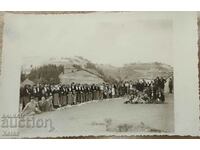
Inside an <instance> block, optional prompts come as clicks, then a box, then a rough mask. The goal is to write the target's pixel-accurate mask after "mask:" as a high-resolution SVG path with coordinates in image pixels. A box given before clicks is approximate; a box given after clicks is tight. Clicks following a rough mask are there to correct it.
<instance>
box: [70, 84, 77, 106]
mask: <svg viewBox="0 0 200 150" xmlns="http://www.w3.org/2000/svg"><path fill="white" fill-rule="evenodd" d="M71 88H72V104H73V105H75V104H76V103H77V101H76V95H77V93H76V86H75V85H74V84H73V83H72V85H71Z"/></svg>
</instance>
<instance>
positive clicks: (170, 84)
mask: <svg viewBox="0 0 200 150" xmlns="http://www.w3.org/2000/svg"><path fill="white" fill-rule="evenodd" d="M168 87H169V93H173V92H172V91H173V79H172V78H170V79H169V85H168Z"/></svg>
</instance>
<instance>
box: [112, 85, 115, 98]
mask: <svg viewBox="0 0 200 150" xmlns="http://www.w3.org/2000/svg"><path fill="white" fill-rule="evenodd" d="M112 98H115V86H114V85H112Z"/></svg>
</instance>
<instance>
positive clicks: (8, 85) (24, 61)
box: [0, 12, 199, 138]
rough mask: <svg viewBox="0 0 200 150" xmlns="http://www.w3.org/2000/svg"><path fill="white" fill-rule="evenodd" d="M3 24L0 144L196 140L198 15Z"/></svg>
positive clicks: (11, 15)
mask: <svg viewBox="0 0 200 150" xmlns="http://www.w3.org/2000/svg"><path fill="white" fill-rule="evenodd" d="M3 18H4V19H3V21H2V22H1V26H3V27H2V28H3V31H2V30H0V31H1V33H3V35H2V39H1V41H2V58H3V59H2V71H1V72H2V81H1V82H2V83H1V88H2V90H1V92H2V93H1V114H2V116H1V129H2V134H1V136H2V138H10V137H11V138H37V137H39V138H48V137H49V138H50V137H53V138H55V137H98V136H100V137H111V138H112V137H115V136H117V137H120V136H121V137H123V136H127V137H131V136H147V135H148V136H152V135H159V136H160V135H168V136H172V135H191V136H198V135H199V97H198V55H197V54H198V45H197V40H198V32H197V31H198V30H197V13H196V12H73V13H69V12H68V13H67V12H63V13H59V12H58V13H48V12H46V13H45V12H44V13H22V12H21V13H16V12H7V13H4V16H3ZM0 47H1V45H0Z"/></svg>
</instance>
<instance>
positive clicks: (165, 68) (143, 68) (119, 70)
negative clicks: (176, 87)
mask: <svg viewBox="0 0 200 150" xmlns="http://www.w3.org/2000/svg"><path fill="white" fill-rule="evenodd" d="M61 62H62V63H61ZM54 63H55V61H54ZM57 63H58V64H63V65H71V66H73V68H76V69H78V71H86V72H87V73H89V74H91V75H92V76H93V78H94V76H96V78H100V79H102V80H104V81H105V82H115V81H127V80H133V81H134V80H138V79H143V78H144V79H154V78H156V77H157V76H162V77H164V78H167V77H169V76H170V75H172V74H173V68H172V67H171V66H169V65H166V64H163V63H158V62H153V63H130V64H125V65H124V66H123V67H115V66H112V65H105V64H94V63H92V62H91V61H89V60H87V59H84V58H82V57H75V58H63V59H61V60H60V61H59V62H58V61H57ZM71 75H72V74H71ZM71 75H70V76H71ZM68 76H69V75H68ZM76 76H77V72H76ZM81 76H82V74H81V73H80V77H81Z"/></svg>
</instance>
